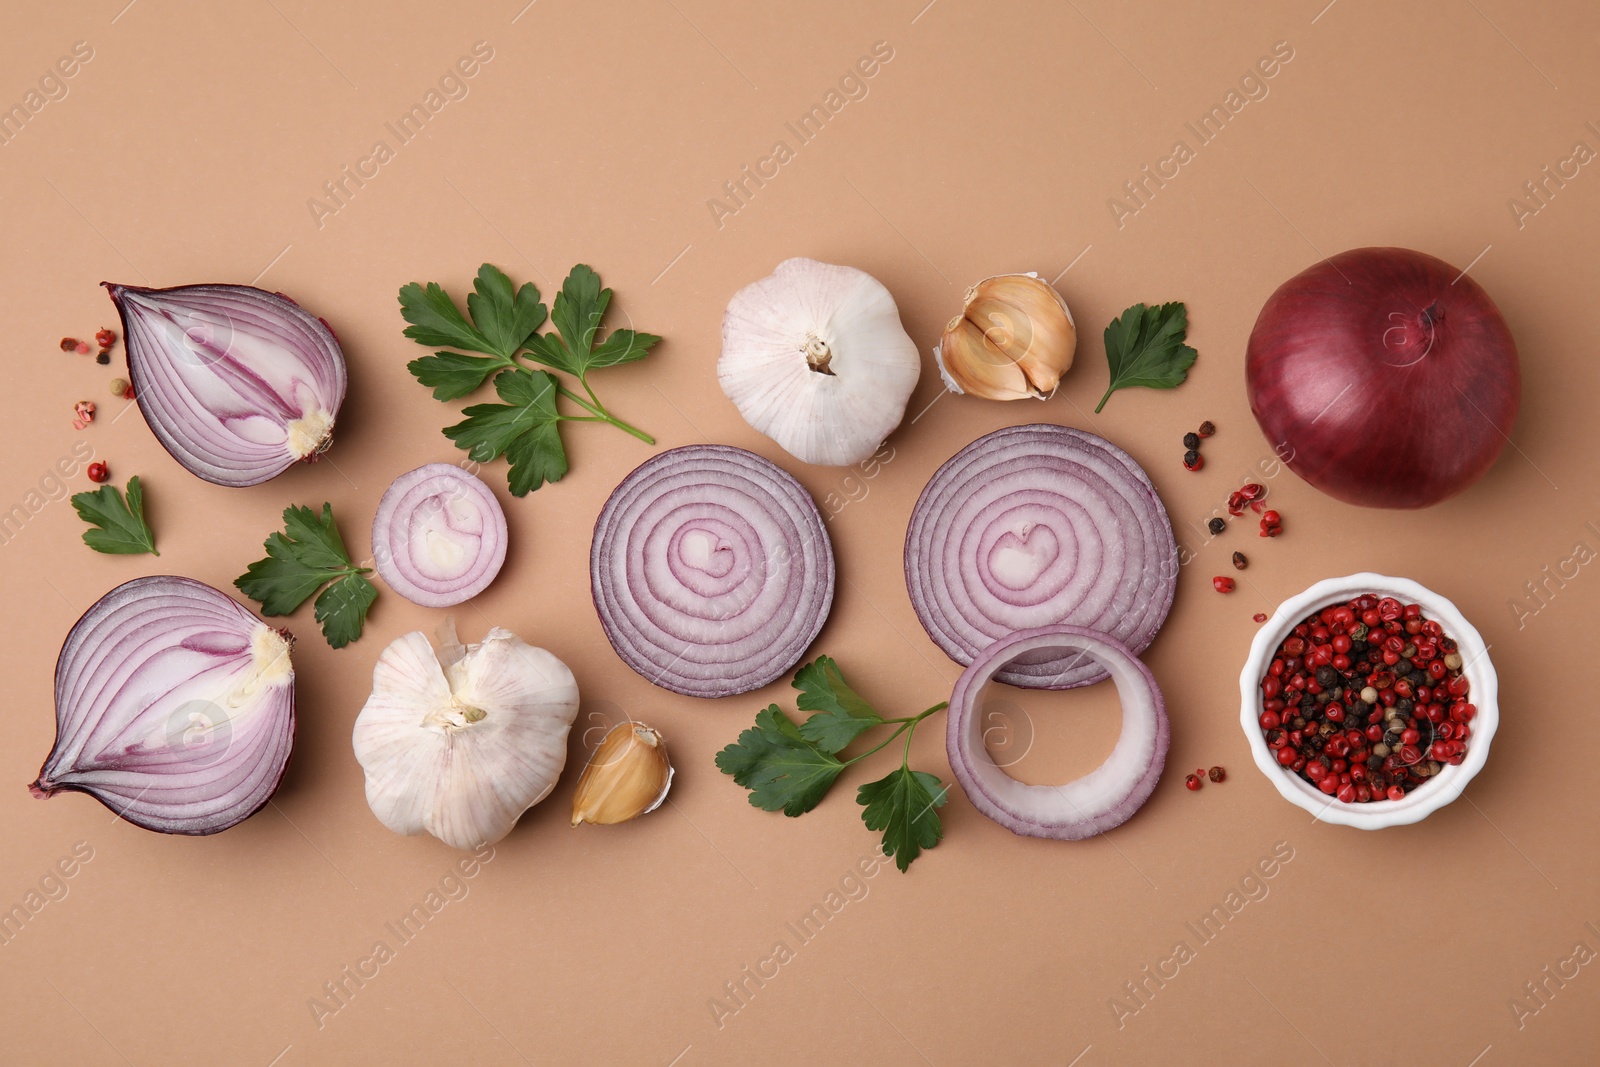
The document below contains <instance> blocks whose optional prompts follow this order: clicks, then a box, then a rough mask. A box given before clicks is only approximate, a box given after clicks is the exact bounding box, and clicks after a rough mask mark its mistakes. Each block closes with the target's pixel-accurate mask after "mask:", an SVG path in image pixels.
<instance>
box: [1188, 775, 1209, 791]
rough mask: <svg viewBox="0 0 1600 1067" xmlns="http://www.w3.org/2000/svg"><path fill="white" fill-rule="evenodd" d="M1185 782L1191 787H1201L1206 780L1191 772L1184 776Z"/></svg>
mask: <svg viewBox="0 0 1600 1067" xmlns="http://www.w3.org/2000/svg"><path fill="white" fill-rule="evenodd" d="M1183 784H1184V785H1186V786H1188V787H1189V788H1190V789H1199V788H1200V787H1201V786H1202V785H1204V784H1205V782H1204V781H1202V780H1201V778H1200V776H1199V775H1198V774H1191V775H1188V776H1187V777H1185V778H1184V780H1183Z"/></svg>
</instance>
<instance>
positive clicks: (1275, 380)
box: [1245, 248, 1522, 508]
mask: <svg viewBox="0 0 1600 1067" xmlns="http://www.w3.org/2000/svg"><path fill="white" fill-rule="evenodd" d="M1245 378H1246V382H1247V383H1248V386H1249V392H1250V410H1251V411H1252V412H1254V413H1255V416H1256V421H1257V422H1259V423H1260V424H1261V432H1262V433H1264V434H1266V437H1267V441H1268V443H1270V444H1271V445H1272V447H1273V449H1274V450H1275V451H1276V452H1277V454H1278V456H1279V458H1281V459H1282V460H1283V461H1284V462H1285V463H1286V464H1288V466H1289V469H1290V470H1292V471H1294V472H1295V473H1296V474H1298V475H1300V477H1302V478H1304V479H1305V480H1306V481H1308V482H1310V483H1311V484H1312V485H1314V486H1316V487H1317V488H1318V489H1320V490H1322V491H1323V492H1324V493H1327V494H1328V495H1329V496H1331V497H1334V498H1335V499H1338V500H1343V501H1344V502H1345V503H1347V504H1360V505H1363V506H1366V507H1381V508H1422V507H1428V506H1429V505H1432V504H1437V503H1438V502H1439V501H1441V500H1443V499H1445V498H1446V497H1449V496H1452V495H1454V494H1455V493H1459V492H1460V491H1461V490H1463V489H1465V488H1466V487H1467V486H1469V485H1471V484H1472V483H1473V482H1475V481H1477V480H1478V479H1479V478H1481V477H1483V475H1484V473H1485V472H1486V471H1488V469H1489V467H1490V466H1491V465H1492V464H1493V463H1494V461H1495V457H1497V456H1499V455H1500V450H1501V449H1502V448H1504V447H1505V444H1506V442H1507V441H1508V440H1510V436H1509V435H1510V433H1511V426H1512V423H1514V422H1515V421H1516V418H1517V405H1518V403H1519V402H1520V400H1521V397H1522V381H1521V378H1520V375H1519V371H1518V365H1517V345H1516V342H1515V341H1513V340H1512V339H1511V331H1510V329H1509V328H1507V326H1506V322H1505V319H1503V318H1501V317H1500V311H1499V309H1498V308H1496V307H1495V306H1494V301H1493V300H1491V299H1489V294H1488V293H1486V292H1484V291H1483V287H1482V286H1480V285H1479V284H1478V283H1477V282H1476V281H1474V280H1473V279H1472V277H1471V276H1470V275H1467V274H1464V273H1462V272H1461V271H1458V270H1456V269H1455V268H1454V267H1452V266H1451V265H1450V264H1448V263H1446V262H1444V261H1443V260H1441V259H1435V258H1434V257H1432V256H1429V255H1424V254H1423V253H1421V252H1413V251H1411V250H1410V249H1408V248H1357V249H1353V250H1351V251H1349V252H1341V253H1339V254H1338V255H1336V256H1333V257H1332V258H1329V259H1325V260H1323V261H1322V262H1320V263H1317V264H1315V265H1314V266H1311V267H1308V268H1307V269H1306V270H1303V271H1301V272H1300V273H1299V274H1297V275H1295V276H1294V277H1293V278H1290V279H1289V280H1288V281H1286V282H1284V283H1283V284H1282V285H1280V286H1279V287H1278V290H1277V291H1276V292H1275V293H1273V294H1272V296H1271V297H1269V298H1268V299H1267V302H1266V305H1265V306H1263V307H1262V309H1261V314H1260V316H1259V317H1258V318H1257V319H1256V325H1255V329H1254V330H1252V331H1251V333H1250V346H1249V349H1248V351H1247V353H1246V356H1245Z"/></svg>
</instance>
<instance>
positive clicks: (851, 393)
mask: <svg viewBox="0 0 1600 1067" xmlns="http://www.w3.org/2000/svg"><path fill="white" fill-rule="evenodd" d="M921 373H922V360H921V358H920V357H919V356H918V354H917V346H916V344H915V343H914V342H913V341H912V340H911V338H910V337H909V336H908V335H907V334H906V331H905V328H904V327H903V326H901V325H900V311H899V309H898V308H896V307H895V303H894V297H892V296H890V295H889V290H887V289H885V288H884V287H883V285H882V284H881V283H879V282H878V280H877V279H876V278H874V277H872V275H870V274H867V273H866V272H865V271H859V270H856V269H855V268H854V267H840V266H835V265H833V264H831V263H818V262H817V261H816V260H814V259H788V260H784V261H783V262H782V263H780V264H778V268H777V270H775V271H773V272H772V274H771V275H770V276H769V277H766V278H762V279H761V280H760V281H757V282H752V283H751V284H749V285H747V286H745V287H744V288H743V289H741V290H739V291H738V292H737V293H735V294H734V296H733V299H732V300H731V301H729V302H728V311H727V314H726V315H725V316H724V317H723V320H722V358H721V359H719V360H718V361H717V380H718V381H719V382H721V384H722V391H723V392H724V393H726V394H727V395H728V399H729V400H732V401H733V403H734V406H735V407H737V408H738V409H739V414H741V415H743V416H744V418H745V421H746V422H748V423H749V424H750V425H751V426H753V427H755V428H756V429H757V430H759V431H761V432H762V433H764V434H766V435H767V436H768V437H770V438H772V439H773V440H774V441H776V442H778V444H780V445H782V446H783V447H784V448H785V449H786V450H787V451H788V452H789V453H790V454H791V455H793V456H794V457H795V458H796V459H800V460H803V461H804V462H806V463H818V464H823V465H827V466H848V465H849V464H851V463H859V462H860V461H861V460H864V459H866V458H867V457H868V456H870V455H872V454H873V453H874V452H876V451H877V450H878V446H879V445H880V444H882V443H883V439H884V438H885V437H887V436H888V435H889V432H890V431H891V430H893V429H894V428H895V427H896V426H898V425H900V420H901V419H902V418H904V417H905V412H906V401H907V400H909V399H910V397H911V390H912V389H914V388H915V387H916V384H917V377H918V375H920V374H921Z"/></svg>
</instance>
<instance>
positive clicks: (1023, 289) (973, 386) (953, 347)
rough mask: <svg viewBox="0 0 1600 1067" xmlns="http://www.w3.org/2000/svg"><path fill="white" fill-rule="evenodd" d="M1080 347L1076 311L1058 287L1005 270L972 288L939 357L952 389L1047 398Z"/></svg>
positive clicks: (1016, 397)
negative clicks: (1070, 307)
mask: <svg viewBox="0 0 1600 1067" xmlns="http://www.w3.org/2000/svg"><path fill="white" fill-rule="evenodd" d="M1077 347H1078V331H1077V327H1076V326H1075V325H1074V324H1073V321H1072V312H1071V311H1070V310H1068V308H1067V303H1066V301H1065V300H1063V299H1062V298H1061V294H1060V293H1058V292H1056V291H1055V288H1054V287H1052V286H1051V285H1050V284H1049V283H1048V282H1046V281H1044V280H1042V279H1041V278H1039V276H1038V275H1036V274H1001V275H996V276H995V277H993V278H985V279H984V280H983V281H981V282H979V283H978V284H977V285H974V286H973V287H972V288H970V289H968V290H967V292H966V298H965V301H964V306H963V308H962V313H961V315H960V316H958V317H957V318H954V319H952V320H951V321H950V324H949V325H948V326H946V327H945V334H944V337H943V338H942V339H941V341H940V343H939V346H938V347H937V348H935V349H934V356H935V358H936V359H937V360H938V362H939V370H940V373H941V374H942V375H943V377H944V380H945V384H946V385H947V386H948V387H949V388H950V390H951V391H952V392H956V393H970V394H972V395H974V396H981V397H985V398H987V399H990V400H1020V399H1023V398H1024V397H1034V398H1037V399H1040V400H1044V399H1047V398H1048V397H1049V396H1051V395H1052V394H1053V393H1054V392H1055V390H1056V387H1057V386H1058V385H1059V384H1060V382H1061V375H1063V374H1064V373H1066V371H1067V369H1068V368H1070V367H1071V366H1072V360H1073V356H1074V355H1075V354H1076V352H1077Z"/></svg>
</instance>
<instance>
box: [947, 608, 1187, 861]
mask: <svg viewBox="0 0 1600 1067" xmlns="http://www.w3.org/2000/svg"><path fill="white" fill-rule="evenodd" d="M1040 652H1048V653H1052V654H1054V658H1053V662H1057V663H1062V664H1063V666H1062V669H1063V670H1071V669H1073V663H1074V661H1076V660H1078V659H1089V660H1093V661H1094V662H1095V663H1096V664H1098V665H1099V666H1100V667H1101V668H1102V670H1103V672H1105V673H1108V674H1109V675H1110V677H1111V679H1112V680H1113V681H1114V682H1115V683H1116V686H1117V695H1118V696H1119V697H1120V698H1121V699H1122V735H1121V736H1120V737H1118V738H1117V744H1116V747H1115V748H1113V749H1112V750H1111V755H1110V756H1107V757H1106V761H1105V762H1104V763H1102V764H1101V765H1100V766H1098V767H1096V768H1095V769H1094V770H1093V771H1091V772H1089V773H1088V774H1086V775H1084V776H1083V777H1082V778H1079V779H1077V780H1075V781H1072V782H1068V783H1067V784H1065V785H1027V784H1025V783H1023V782H1019V781H1017V780H1016V779H1015V778H1012V777H1011V776H1010V775H1008V774H1006V772H1005V771H1003V770H1001V769H1000V768H999V767H997V766H996V765H995V762H994V760H993V759H991V758H990V756H989V751H988V749H986V748H985V747H984V742H983V734H984V729H983V723H984V720H983V715H982V707H981V697H982V695H983V689H984V686H986V685H987V684H988V683H989V682H990V680H991V679H997V678H999V677H1001V675H1002V673H1003V670H1004V668H1005V667H1006V665H1007V664H1009V663H1011V662H1012V661H1014V660H1016V659H1017V658H1018V657H1019V656H1027V655H1030V654H1036V653H1040ZM1062 653H1066V654H1067V656H1066V658H1064V659H1063V658H1062V656H1061V654H1062ZM1041 688H1046V689H1059V688H1063V687H1061V686H1043V687H1041ZM1171 737H1172V728H1171V725H1170V723H1169V722H1168V720H1167V709H1166V704H1165V703H1164V702H1163V701H1162V699H1161V689H1160V688H1159V687H1158V686H1157V685H1156V679H1155V676H1154V675H1153V674H1151V673H1150V669H1149V668H1148V667H1146V666H1145V665H1144V664H1143V663H1141V662H1139V660H1138V658H1137V657H1136V656H1135V655H1134V654H1133V652H1132V651H1131V650H1130V649H1129V648H1128V646H1127V645H1125V644H1123V643H1122V642H1121V641H1118V640H1117V639H1116V638H1114V637H1108V636H1107V635H1105V634H1103V633H1099V632H1097V631H1095V630H1086V629H1084V628H1083V627H1080V626H1046V627H1040V628H1038V629H1033V630H1023V631H1021V632H1020V633H1015V634H1012V635H1011V636H1009V637H1007V638H1005V639H1004V640H1001V641H997V642H995V643H994V644H993V645H991V646H989V647H988V648H986V649H984V651H983V652H982V653H980V654H979V655H978V656H977V657H976V658H975V659H973V661H972V666H970V667H968V668H967V669H966V670H965V671H964V672H962V675H961V677H960V678H959V679H958V680H957V681H956V688H955V692H954V693H952V694H951V696H950V722H949V726H948V729H947V730H946V733H945V747H946V749H947V750H948V752H949V755H950V769H951V771H953V772H954V773H955V776H956V781H958V782H960V783H961V788H962V789H964V790H965V791H966V794H967V798H968V799H969V800H971V801H972V805H973V807H975V808H977V809H978V810H979V811H981V812H983V814H985V815H987V816H988V817H989V818H991V819H993V820H994V821H995V822H997V823H999V824H1000V825H1001V826H1004V827H1005V828H1006V829H1008V830H1011V831H1012V832H1014V833H1018V834H1022V835H1024V836H1025V837H1047V838H1052V839H1054V840H1057V841H1078V840H1081V839H1083V838H1085V837H1091V836H1093V835H1094V834H1098V833H1104V832H1105V831H1106V830H1110V829H1112V828H1113V827H1116V826H1121V825H1122V824H1123V823H1125V822H1127V821H1128V819H1129V818H1130V817H1131V816H1132V815H1133V813H1134V812H1136V811H1138V810H1139V808H1140V807H1141V806H1143V804H1144V802H1145V801H1146V800H1149V799H1150V794H1151V793H1153V792H1154V791H1155V788H1156V781H1157V780H1158V779H1160V777H1161V771H1162V768H1164V767H1165V766H1166V763H1167V745H1168V743H1169V741H1170V740H1171Z"/></svg>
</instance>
